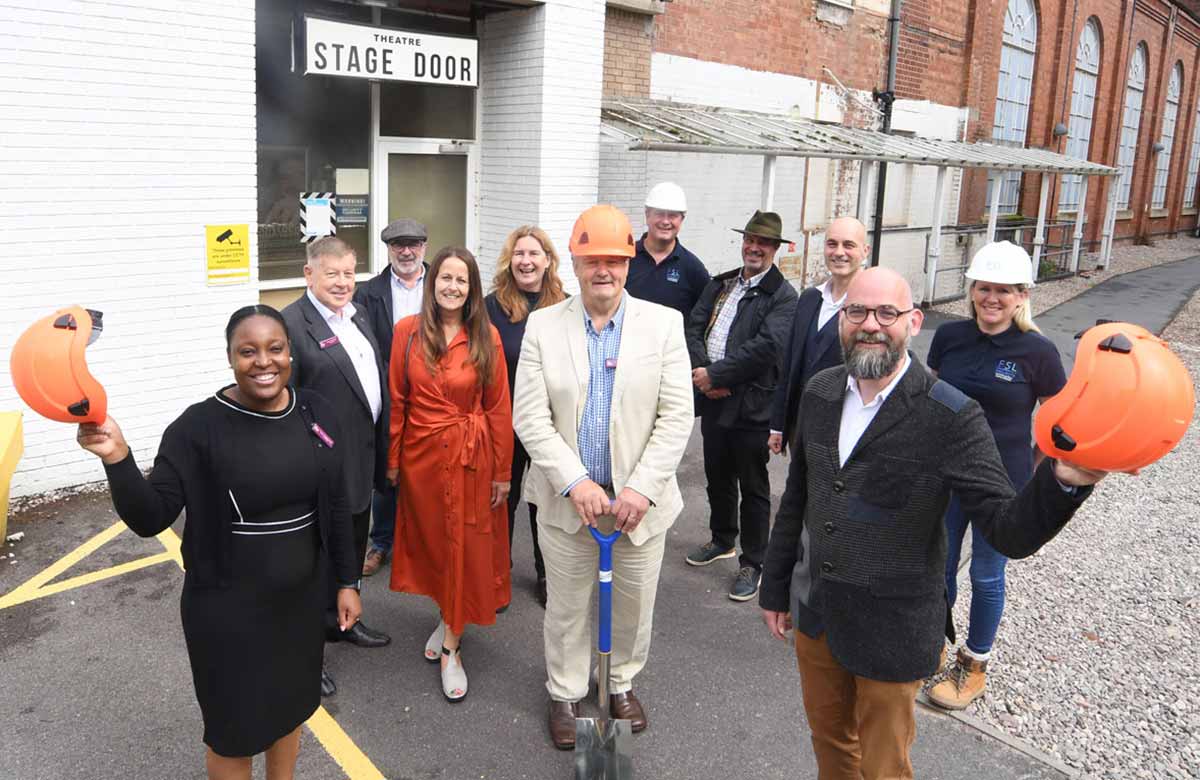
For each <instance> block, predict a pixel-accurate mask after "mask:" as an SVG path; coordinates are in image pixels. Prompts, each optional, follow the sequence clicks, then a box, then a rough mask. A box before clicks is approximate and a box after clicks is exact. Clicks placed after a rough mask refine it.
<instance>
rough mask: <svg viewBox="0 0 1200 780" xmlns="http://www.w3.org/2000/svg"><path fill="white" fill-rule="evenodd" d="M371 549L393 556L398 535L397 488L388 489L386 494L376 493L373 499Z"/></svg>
mask: <svg viewBox="0 0 1200 780" xmlns="http://www.w3.org/2000/svg"><path fill="white" fill-rule="evenodd" d="M371 517H372V520H371V549H372V550H382V551H383V553H384V554H385V555H389V556H390V555H391V554H392V540H393V538H394V537H395V535H396V488H395V487H390V486H389V487H388V489H387V490H386V491H384V492H382V493H381V492H379V491H378V490H376V491H375V495H374V496H372V498H371Z"/></svg>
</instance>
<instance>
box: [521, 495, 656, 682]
mask: <svg viewBox="0 0 1200 780" xmlns="http://www.w3.org/2000/svg"><path fill="white" fill-rule="evenodd" d="M604 520H607V521H608V522H609V523H610V525H609V526H608V528H605V526H604V522H603V521H604ZM611 522H612V518H611V517H605V518H603V520H602V521H601V530H611ZM666 539H667V534H666V532H665V531H664V532H663V533H660V534H656V535H655V536H651V537H650V538H649V539H647V540H646V541H645V543H643V544H642V545H640V546H637V545H634V544H632V543H631V542H630V541H629V537H627V536H624V535H622V536H621V537H620V538H619V539H617V541H616V543H614V544H613V598H612V603H613V615H612V661H611V666H610V670H611V671H610V674H609V692H610V693H624V692H626V691H628V690H630V689H631V688H633V678H634V677H636V676H637V673H638V672H640V671H641V670H642V667H644V666H645V665H646V658H647V656H649V654H650V631H651V628H652V627H653V623H654V597H655V595H656V594H657V592H658V575H659V572H660V571H661V570H662V559H663V549H664V547H665V544H666ZM538 541H539V542H540V544H541V546H542V556H543V557H544V558H545V559H546V593H547V599H546V620H545V623H544V625H543V640H544V643H545V652H546V674H547V677H548V679H547V680H546V690H548V691H549V692H550V698H551V699H554V700H555V701H579V700H580V699H582V698H584V697H585V696H587V692H588V684H589V681H588V675H589V670H590V669H591V666H592V654H593V652H594V651H595V647H596V645H595V631H594V630H593V628H592V613H593V612H594V611H595V609H596V603H597V600H596V577H597V570H598V566H599V560H600V546H599V545H598V544H596V540H595V539H593V538H592V535H591V534H590V533H588V531H587V528H586V526H585V527H581V528H580V529H579V532H578V533H573V534H572V533H567V532H566V531H563V530H562V529H560V528H555V527H553V526H549V525H544V524H542V523H540V522H539V523H538Z"/></svg>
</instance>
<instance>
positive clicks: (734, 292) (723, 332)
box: [705, 268, 771, 363]
mask: <svg viewBox="0 0 1200 780" xmlns="http://www.w3.org/2000/svg"><path fill="white" fill-rule="evenodd" d="M770 270H771V269H770V268H768V269H767V271H770ZM767 271H763V272H762V273H760V274H757V275H755V276H751V277H750V279H749V280H746V279H743V278H742V275H741V274H738V275H737V276H735V277H734V278H733V279H730V280H729V281H728V282H726V283H725V290H724V291H723V292H722V293H721V300H719V301H718V303H717V305H718V307H719V308H718V309H717V317H716V319H714V320H713V324H712V327H710V328H709V329H708V339H707V340H706V343H705V346H707V347H708V359H709V361H711V362H713V363H716V362H717V361H718V360H724V359H725V342H727V341H729V329H730V328H732V327H733V320H734V318H735V317H737V309H738V303H739V302H740V301H741V300H742V298H744V297H745V296H746V293H747V292H749V291H750V288H751V287H755V286H757V285H758V283H759V282H761V281H762V280H763V277H764V276H766V275H767Z"/></svg>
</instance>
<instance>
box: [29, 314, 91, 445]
mask: <svg viewBox="0 0 1200 780" xmlns="http://www.w3.org/2000/svg"><path fill="white" fill-rule="evenodd" d="M102 317H103V315H102V314H101V313H100V312H98V311H92V310H90V309H85V308H83V307H82V306H70V307H68V308H66V309H59V310H58V311H56V312H54V313H53V314H51V315H50V316H49V317H43V318H42V319H40V320H38V321H37V322H35V323H33V324H32V325H30V326H29V327H28V328H27V329H26V330H25V332H24V333H22V334H21V336H20V337H19V338H18V339H17V343H16V344H15V345H13V350H12V357H11V358H10V360H9V367H10V369H11V370H12V378H13V385H14V386H15V387H16V388H17V393H18V394H19V395H20V396H21V399H22V400H23V401H25V403H27V404H29V408H31V409H33V410H34V411H35V412H37V413H38V414H40V415H42V416H43V417H46V418H47V419H50V420H55V421H57V422H66V423H84V422H92V423H102V422H104V418H105V415H106V414H107V412H108V396H107V395H106V394H105V392H104V387H103V386H101V384H100V383H99V382H97V381H96V380H95V379H94V378H93V377H92V375H91V374H90V373H89V372H88V368H87V361H86V360H84V357H83V351H84V350H85V349H87V346H88V344H91V343H92V342H93V341H95V340H96V339H97V338H99V336H100V331H101V329H102V320H101V318H102Z"/></svg>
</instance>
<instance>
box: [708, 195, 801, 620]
mask: <svg viewBox="0 0 1200 780" xmlns="http://www.w3.org/2000/svg"><path fill="white" fill-rule="evenodd" d="M735 230H736V232H738V233H741V234H742V267H741V268H738V269H736V270H733V271H728V272H726V273H723V274H720V275H718V276H716V277H714V278H713V280H712V281H711V282H709V284H708V286H707V287H705V288H704V292H703V293H701V294H700V300H699V301H697V303H696V307H695V308H694V309H692V314H691V317H690V318H689V320H688V324H687V343H688V352H689V353H690V355H691V359H692V384H693V385H695V388H696V390H697V391H698V392H699V393H700V394H701V397H700V398H699V400H698V404H697V407H696V408H697V412H698V413H699V414H700V416H701V418H702V419H701V422H700V431H701V433H702V434H703V435H704V476H705V478H706V479H707V481H708V503H709V529H710V530H711V532H712V538H711V539H710V540H709V541H708V542H705V543H704V544H702V545H700V546H699V547H697V548H696V549H695V550H693V551H692V552H690V553H688V556H687V562H688V563H690V564H691V565H693V566H707V565H709V564H710V563H713V562H714V561H718V560H721V559H723V558H732V557H733V556H734V555H735V554H736V552H737V551H736V549H735V547H734V544H735V543H736V541H737V538H738V534H739V524H738V520H739V516H740V519H741V527H740V533H741V537H742V553H741V555H740V556H739V557H738V573H737V576H736V577H735V578H734V581H733V586H732V587H731V588H730V590H729V598H731V599H733V600H734V601H749V600H750V599H752V598H754V596H755V594H756V593H758V585H759V581H760V580H761V578H762V569H763V556H764V555H765V553H766V549H767V534H768V531H769V529H770V516H771V484H770V481H769V480H768V478H767V458H768V452H767V436H768V434H769V428H770V413H771V400H772V396H773V394H774V392H775V384H776V382H778V381H779V367H778V364H779V356H780V352H781V350H782V349H783V346H784V344H785V343H786V342H787V337H788V333H789V331H790V330H791V327H792V317H793V316H794V315H795V310H796V300H797V295H796V290H795V289H794V288H793V287H792V285H791V284H790V283H788V281H787V280H785V279H784V278H783V274H782V273H780V271H779V269H778V268H776V267H775V254H776V252H778V251H779V245H780V244H782V243H783V242H784V241H786V240H787V239H785V238H784V237H783V236H782V235H781V233H782V231H783V221H782V220H781V219H780V218H779V215H778V214H776V213H774V212H771V211H756V212H754V216H753V217H751V218H750V221H749V222H747V223H746V227H745V229H744V230H737V229H736V228H735ZM739 488H740V491H741V506H740V508H739V506H738V492H739Z"/></svg>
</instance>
